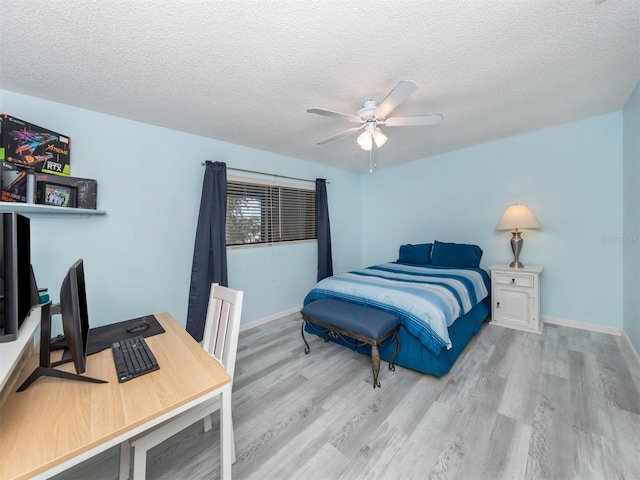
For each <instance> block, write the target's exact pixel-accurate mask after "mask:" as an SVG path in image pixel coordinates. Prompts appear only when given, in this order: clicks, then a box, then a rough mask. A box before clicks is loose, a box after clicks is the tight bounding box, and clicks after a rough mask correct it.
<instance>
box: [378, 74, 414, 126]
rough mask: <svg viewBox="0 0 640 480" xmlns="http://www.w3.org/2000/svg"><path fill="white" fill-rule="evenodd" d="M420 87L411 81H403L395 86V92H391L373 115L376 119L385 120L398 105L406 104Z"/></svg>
mask: <svg viewBox="0 0 640 480" xmlns="http://www.w3.org/2000/svg"><path fill="white" fill-rule="evenodd" d="M417 88H418V87H417V86H416V84H415V83H413V82H412V81H411V80H403V81H401V82H400V83H398V85H396V86H395V88H394V89H393V90H391V91H390V92H389V94H388V95H387V96H386V98H385V99H384V100H383V101H382V103H381V104H380V105H378V108H376V110H375V112H373V115H374V116H375V117H376V118H385V117H386V116H387V115H389V114H390V113H391V112H392V111H393V110H394V109H395V108H396V107H397V106H398V105H400V104H401V103H402V102H404V101H405V100H406V99H407V98H409V95H411V94H412V93H413V92H415V91H416V89H417Z"/></svg>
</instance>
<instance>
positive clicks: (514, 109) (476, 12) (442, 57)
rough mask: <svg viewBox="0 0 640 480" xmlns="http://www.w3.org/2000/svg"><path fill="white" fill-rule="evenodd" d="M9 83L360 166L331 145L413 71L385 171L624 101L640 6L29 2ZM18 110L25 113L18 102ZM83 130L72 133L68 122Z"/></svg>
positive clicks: (12, 8)
mask: <svg viewBox="0 0 640 480" xmlns="http://www.w3.org/2000/svg"><path fill="white" fill-rule="evenodd" d="M0 19H1V23H0V52H1V53H0V55H1V56H0V88H2V89H6V90H10V91H14V92H18V93H23V94H26V95H31V96H35V97H40V98H45V99H49V100H53V101H55V102H60V103H65V104H69V105H75V106H78V107H82V108H86V109H90V110H95V111H99V112H104V113H107V114H111V115H116V116H119V117H125V118H129V119H133V120H138V121H141V122H146V123H150V124H154V125H160V126H163V127H168V128H171V129H175V130H180V131H185V132H190V133H194V134H198V135H203V136H207V137H212V138H216V139H220V140H224V141H227V142H232V143H236V144H241V145H246V146H249V147H253V148H257V149H260V150H266V151H271V152H276V153H280V154H284V155H288V156H292V157H296V158H302V159H307V160H311V161H315V162H321V163H325V164H328V165H333V166H337V167H343V168H348V169H351V170H355V171H367V169H368V158H369V157H368V153H367V152H364V151H362V150H360V149H359V148H358V146H357V144H356V141H355V140H356V136H355V135H353V136H349V137H345V138H342V139H340V140H337V141H335V142H332V143H329V144H327V145H323V146H318V145H316V141H318V140H321V139H324V138H326V137H329V136H331V135H333V134H335V133H338V132H340V131H342V130H345V129H347V128H349V127H351V126H353V124H349V123H348V122H344V121H341V120H338V119H334V118H328V117H323V116H319V115H312V114H309V113H307V112H306V109H307V108H309V107H322V108H326V109H330V110H336V111H340V112H344V113H349V114H355V112H356V111H357V110H358V109H359V108H361V107H362V102H363V101H364V100H367V99H374V100H377V101H378V102H380V101H382V99H383V98H384V97H385V96H386V94H387V93H388V92H389V91H390V90H391V89H392V88H393V87H394V86H395V85H396V84H397V83H398V82H399V81H400V80H413V81H414V82H415V83H416V84H417V86H418V90H417V91H416V92H415V93H413V95H411V97H409V99H408V100H407V101H405V102H404V103H402V104H401V105H400V106H399V107H398V108H397V109H396V110H395V111H394V112H393V114H392V116H404V115H418V114H432V113H439V114H442V115H443V117H444V120H443V122H442V123H440V124H439V125H436V126H429V127H424V126H423V127H395V128H392V127H382V128H383V130H384V131H385V133H386V134H387V135H388V137H389V141H388V143H387V145H385V146H384V147H383V148H382V149H380V150H378V151H377V152H376V155H377V160H378V164H379V167H380V168H384V167H385V166H389V165H394V164H399V163H403V162H408V161H411V160H415V159H418V158H424V157H428V156H431V155H434V154H438V153H442V152H446V151H451V150H455V149H459V148H463V147H467V146H470V145H475V144H479V143H484V142H488V141H491V140H495V139H499V138H503V137H508V136H511V135H515V134H519V133H525V132H529V131H533V130H538V129H541V128H545V127H548V126H552V125H557V124H561V123H565V122H569V121H573V120H577V119H581V118H586V117H590V116H594V115H599V114H604V113H608V112H613V111H617V110H620V109H621V108H622V107H623V106H624V104H625V102H626V100H627V99H628V97H629V95H630V94H631V92H632V90H633V88H634V86H635V85H636V83H637V82H638V80H639V78H640V34H639V32H640V26H639V22H640V1H638V0H605V1H602V0H562V1H558V0H537V1H536V0H484V1H481V0H466V1H462V0H458V1H455V0H419V1H409V0H386V1H383V0H366V1H353V0H351V1H346V0H337V1H334V0H323V1H313V0H308V1H299V0H294V1H265V0H236V1H233V0H224V1H218V0H135V1H132V0H101V1H93V0H91V1H89V0H29V1H11V2H9V1H6V2H5V1H3V2H2V4H1V5H0ZM8 113H11V112H8ZM69 134H70V135H71V136H73V135H72V132H69Z"/></svg>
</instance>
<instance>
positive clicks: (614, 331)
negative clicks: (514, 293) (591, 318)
mask: <svg viewBox="0 0 640 480" xmlns="http://www.w3.org/2000/svg"><path fill="white" fill-rule="evenodd" d="M540 320H542V321H543V322H544V323H549V324H551V325H560V326H561V327H570V328H579V329H580V330H589V331H590V332H597V333H606V334H608V335H616V336H618V337H619V336H620V335H622V329H621V328H615V327H606V326H604V325H596V324H594V323H587V322H578V321H577V320H567V319H565V318H554V317H547V316H546V315H540Z"/></svg>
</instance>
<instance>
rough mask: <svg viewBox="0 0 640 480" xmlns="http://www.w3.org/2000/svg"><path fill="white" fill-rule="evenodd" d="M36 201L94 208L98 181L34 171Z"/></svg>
mask: <svg viewBox="0 0 640 480" xmlns="http://www.w3.org/2000/svg"><path fill="white" fill-rule="evenodd" d="M35 180H36V203H40V204H42V205H56V206H59V207H72V208H88V209H91V210H95V209H96V208H97V199H98V182H97V181H96V180H92V179H90V178H78V177H63V176H60V175H50V174H47V173H36V178H35Z"/></svg>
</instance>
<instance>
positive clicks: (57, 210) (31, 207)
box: [0, 202, 107, 216]
mask: <svg viewBox="0 0 640 480" xmlns="http://www.w3.org/2000/svg"><path fill="white" fill-rule="evenodd" d="M0 212H16V213H22V214H25V215H28V214H38V215H73V216H89V215H106V214H107V212H106V210H91V209H87V208H70V207H56V206H53V205H40V204H37V203H17V202H16V203H14V202H0Z"/></svg>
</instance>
